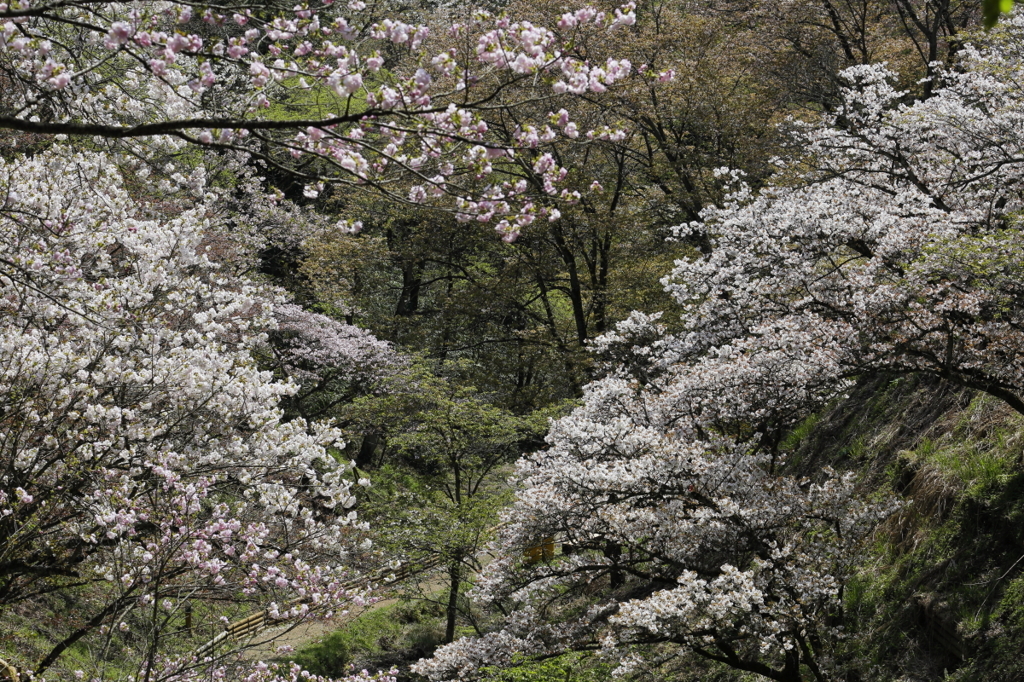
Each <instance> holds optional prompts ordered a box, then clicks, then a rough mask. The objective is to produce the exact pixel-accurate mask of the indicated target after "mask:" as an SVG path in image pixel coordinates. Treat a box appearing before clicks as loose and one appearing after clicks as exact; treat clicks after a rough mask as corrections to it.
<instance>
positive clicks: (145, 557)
mask: <svg viewBox="0 0 1024 682" xmlns="http://www.w3.org/2000/svg"><path fill="white" fill-rule="evenodd" d="M154 193H155V190H154ZM0 202H2V203H0V322H2V324H0V396H2V397H0V471H2V473H0V491H2V492H0V537H2V538H3V542H2V548H0V553H2V561H3V562H4V565H5V566H6V567H7V568H6V569H5V573H4V591H3V596H2V597H0V604H4V603H7V604H10V603H17V602H19V601H23V600H28V599H32V598H33V597H34V596H35V595H37V594H39V593H40V592H48V591H52V590H55V589H61V588H62V586H67V585H81V584H88V585H91V586H93V589H92V592H91V593H90V594H92V595H93V596H94V597H95V599H96V601H97V603H98V606H97V607H96V608H97V613H87V614H82V615H81V617H80V620H81V622H80V623H79V625H78V626H76V627H80V628H81V630H80V632H79V635H77V636H81V637H86V638H88V637H91V636H94V635H99V634H103V633H109V632H111V631H112V630H117V629H118V628H120V629H122V630H125V629H129V626H128V625H127V623H133V625H132V626H131V627H132V628H134V629H136V630H137V629H138V628H143V629H145V630H146V631H147V632H149V634H148V635H147V638H146V639H147V641H149V642H151V644H150V645H149V646H151V647H153V648H154V651H152V652H147V651H141V652H139V653H140V654H141V655H140V658H139V660H138V664H139V666H140V674H143V676H144V677H145V675H147V674H149V673H146V672H145V671H146V670H147V666H149V665H151V664H152V661H154V660H157V659H159V654H161V652H162V651H163V650H164V647H165V646H166V645H167V641H168V638H173V636H174V634H173V633H175V632H178V631H179V630H180V629H181V618H182V610H183V609H184V608H185V606H186V600H203V599H208V598H217V599H224V598H225V597H226V596H228V595H231V597H232V599H236V600H237V599H239V598H241V599H242V600H243V601H244V602H245V603H246V604H248V605H249V608H264V607H268V608H269V609H270V613H271V614H272V615H273V616H277V617H282V618H285V617H287V618H296V617H298V618H302V617H312V616H314V615H319V616H323V615H325V614H328V613H330V612H332V611H335V610H338V609H343V608H344V606H345V604H346V603H347V602H348V601H349V600H350V599H352V598H353V597H355V596H358V595H354V594H352V593H351V591H350V589H349V588H346V587H345V585H346V584H347V579H348V578H349V577H350V575H351V571H350V569H348V568H346V564H348V563H349V561H350V558H351V557H352V556H353V555H354V554H355V553H357V552H358V551H359V548H358V545H359V542H360V541H361V540H362V539H363V537H362V536H363V530H364V528H363V526H362V524H361V523H360V522H359V521H358V519H357V517H356V514H355V512H354V511H353V510H352V508H353V506H354V504H355V497H354V495H353V486H354V485H355V483H354V481H353V480H352V477H351V476H350V475H349V471H350V465H349V464H347V463H345V462H344V460H340V458H338V457H336V456H335V455H334V454H333V453H336V452H337V450H336V448H338V447H340V446H341V444H340V443H339V442H338V438H339V435H340V433H339V432H338V431H337V430H335V429H333V428H330V427H328V426H326V425H323V424H316V423H307V422H305V421H303V420H302V419H294V420H291V421H288V422H284V421H282V411H281V409H280V407H279V403H280V401H281V400H283V399H285V398H287V397H289V396H291V395H292V394H294V393H295V391H296V390H297V389H298V386H297V385H296V384H295V383H293V382H282V381H278V380H275V378H274V376H273V374H272V373H271V372H269V371H265V370H261V369H260V367H259V366H258V365H257V363H256V360H255V359H254V356H255V355H257V354H258V351H259V350H260V349H261V348H263V347H264V346H265V344H266V343H267V333H268V332H270V331H272V330H274V329H275V328H278V327H279V324H278V322H277V319H275V310H280V312H279V313H278V315H279V316H283V319H285V320H290V319H293V318H294V317H295V316H296V315H297V314H298V313H297V312H296V311H295V310H294V308H293V307H289V306H282V304H281V301H280V300H279V296H278V295H277V294H276V293H275V292H274V291H273V290H270V289H267V288H266V287H264V286H261V285H257V284H254V283H253V282H251V281H248V280H246V279H244V278H240V277H236V276H232V275H230V274H229V273H227V272H226V271H225V269H223V268H221V267H219V266H218V264H217V263H216V262H215V261H214V260H213V259H212V258H211V253H212V252H211V245H210V243H209V242H208V241H207V240H206V237H207V235H208V231H209V228H210V227H211V225H210V220H211V216H216V215H217V213H216V211H215V210H214V207H212V206H210V205H207V204H206V203H205V201H204V200H200V201H199V202H198V204H197V203H195V202H192V205H191V206H190V207H188V208H183V209H182V210H180V211H175V213H176V215H174V217H166V215H164V214H163V212H162V211H161V210H159V208H158V207H154V206H150V205H147V204H145V203H139V202H137V201H136V200H134V199H133V197H132V196H131V195H130V193H129V192H128V190H127V189H126V186H125V182H124V178H123V176H122V174H121V171H120V169H119V167H118V166H117V164H115V163H114V160H113V158H112V157H110V156H108V155H105V154H101V153H96V152H78V151H74V150H72V149H69V148H67V147H64V146H61V145H56V146H54V147H52V148H51V149H50V150H48V151H46V152H42V153H39V154H36V155H34V156H32V157H21V158H16V159H15V160H13V161H7V160H0ZM359 338H360V341H361V342H363V343H364V345H365V346H366V347H367V349H377V350H381V349H380V344H376V345H374V344H373V342H372V339H370V338H367V337H359ZM76 617H77V616H76ZM210 634H211V636H212V634H213V632H212V631H211V632H210ZM61 651H62V649H60V648H58V649H57V650H55V652H54V653H53V654H51V655H50V656H47V657H45V658H44V659H43V660H40V661H35V662H33V661H18V662H17V663H18V665H19V667H24V668H27V669H28V670H30V671H34V672H35V673H37V674H44V671H45V670H46V669H47V668H48V667H50V666H52V665H53V664H54V663H55V660H56V659H55V657H57V656H59V655H60V652H61ZM150 653H152V654H154V655H153V656H150V655H149V654H150ZM160 660H164V659H160ZM123 663H124V661H122V664H123ZM164 663H167V664H168V665H171V663H169V662H168V661H164ZM97 665H101V662H97ZM174 665H178V666H179V667H181V668H182V670H188V669H203V668H204V664H203V663H202V661H196V660H184V661H178V662H177V663H175V664H174ZM197 666H198V667H197ZM172 667H173V666H172ZM171 672H173V669H168V670H164V674H170V673H171ZM90 674H91V673H90ZM97 674H99V673H98V672H97ZM100 676H101V677H102V675H100Z"/></svg>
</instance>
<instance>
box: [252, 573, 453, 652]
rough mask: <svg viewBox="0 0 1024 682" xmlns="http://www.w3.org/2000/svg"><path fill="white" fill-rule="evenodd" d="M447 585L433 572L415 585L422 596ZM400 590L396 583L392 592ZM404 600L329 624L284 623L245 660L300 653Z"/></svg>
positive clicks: (263, 635)
mask: <svg viewBox="0 0 1024 682" xmlns="http://www.w3.org/2000/svg"><path fill="white" fill-rule="evenodd" d="M445 586H446V582H445V580H444V578H443V577H442V576H439V575H437V574H436V573H433V572H431V573H430V574H428V575H427V576H426V577H425V578H424V579H423V580H421V581H420V582H418V583H417V584H416V589H417V590H418V591H420V592H422V593H423V594H432V593H436V592H438V591H439V590H442V589H444V588H445ZM398 587H400V585H399V584H398V583H396V584H395V585H394V586H393V587H392V588H389V589H395V588H398ZM400 601H401V599H400V598H398V597H386V598H383V599H380V600H379V601H375V602H373V603H372V604H367V605H366V606H361V607H358V606H357V607H353V608H351V609H349V610H348V611H346V612H344V613H342V614H339V615H337V616H335V617H333V618H329V619H326V620H315V621H306V622H302V623H282V624H281V625H277V626H274V627H272V628H268V629H266V630H263V631H262V632H259V633H257V634H256V635H255V636H254V637H253V638H252V640H251V641H256V640H258V641H256V643H255V645H254V646H251V647H250V648H248V649H246V650H245V652H244V653H243V658H245V659H246V660H249V661H261V660H262V661H269V660H270V659H273V658H278V657H280V656H284V655H287V654H288V653H289V652H291V651H298V650H299V649H301V648H302V647H305V646H308V645H310V644H315V643H316V642H319V641H320V640H322V639H323V638H324V637H326V636H327V635H329V634H331V633H332V632H335V631H337V630H340V629H341V628H343V627H345V626H346V625H348V624H349V623H351V622H352V621H354V620H356V619H357V618H360V617H361V616H363V615H365V614H367V613H370V612H372V611H377V610H380V609H384V608H387V607H389V606H394V605H395V604H397V603H398V602H400Z"/></svg>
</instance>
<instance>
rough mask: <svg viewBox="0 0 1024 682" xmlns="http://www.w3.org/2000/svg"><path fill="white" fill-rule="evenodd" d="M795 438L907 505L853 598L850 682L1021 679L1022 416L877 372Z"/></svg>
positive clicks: (881, 539)
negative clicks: (852, 643) (860, 681)
mask: <svg viewBox="0 0 1024 682" xmlns="http://www.w3.org/2000/svg"><path fill="white" fill-rule="evenodd" d="M795 435H796V436H797V437H796V438H794V439H792V441H793V442H792V443H791V446H792V450H793V456H792V466H794V467H795V468H797V469H798V470H803V471H805V472H807V473H811V472H812V471H814V470H815V469H817V468H818V467H820V466H823V465H826V464H831V465H833V466H836V467H837V468H844V469H846V468H850V469H854V470H859V471H860V472H861V475H862V483H863V486H864V490H865V494H872V492H883V491H893V492H895V493H896V494H898V495H899V496H900V497H901V498H903V499H904V500H905V501H906V503H907V504H906V506H905V507H904V508H903V509H902V510H901V511H900V512H899V513H898V514H896V515H895V516H893V517H892V518H890V519H889V520H888V521H887V522H886V523H885V524H883V526H882V527H881V528H880V529H879V530H878V532H877V533H876V537H875V543H874V546H873V547H872V548H871V550H870V556H869V559H868V561H867V562H866V563H865V565H864V567H863V571H862V573H861V576H860V577H859V579H858V580H857V581H856V582H855V583H854V584H853V585H851V586H850V588H849V589H848V590H847V594H846V595H845V597H846V607H847V615H848V616H849V618H850V621H851V622H850V626H851V627H852V628H853V629H854V631H855V632H857V633H858V634H859V636H858V637H857V642H856V644H855V645H853V646H852V647H851V650H850V652H849V667H850V674H849V679H850V680H851V681H852V680H879V681H882V680H885V681H890V680H905V681H907V682H909V681H911V680H913V681H915V682H916V681H918V680H920V681H925V680H942V679H950V680H958V681H966V680H976V681H978V682H982V681H986V682H987V681H1000V682H1002V681H1006V682H1012V681H1015V680H1024V658H1022V657H1021V655H1020V653H1021V651H1024V466H1022V448H1024V417H1022V416H1021V415H1018V414H1016V413H1014V412H1012V411H1011V410H1009V409H1008V408H1007V407H1005V406H1004V405H1003V404H1001V403H1000V402H999V401H996V400H994V399H992V398H990V397H988V396H984V395H979V394H975V393H972V392H970V391H965V390H963V389H959V388H957V387H953V386H950V385H949V384H944V383H942V382H940V381H938V380H930V379H919V378H912V377H899V378H893V377H884V376H880V377H872V378H870V379H866V380H863V381H862V382H861V383H860V384H859V385H858V386H857V387H856V388H855V389H854V390H853V391H851V393H850V395H849V397H848V398H847V399H846V400H844V401H842V402H841V403H839V404H837V405H836V406H834V407H833V408H832V409H830V410H828V411H827V412H825V413H824V414H823V415H821V416H820V417H819V418H816V419H812V420H809V422H808V424H806V425H805V426H804V427H803V428H802V429H800V430H798V433H797V434H795Z"/></svg>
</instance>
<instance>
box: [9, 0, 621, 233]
mask: <svg viewBox="0 0 1024 682" xmlns="http://www.w3.org/2000/svg"><path fill="white" fill-rule="evenodd" d="M634 7H635V5H634V3H632V2H630V3H627V4H626V5H623V6H621V7H618V8H615V9H613V10H612V11H601V10H598V9H595V8H591V7H584V8H582V9H579V10H576V11H575V12H570V13H566V14H565V15H564V16H563V17H562V18H561V20H560V21H559V22H558V26H556V27H553V28H550V29H549V28H545V27H542V26H536V25H534V24H532V23H530V22H525V21H519V22H515V21H512V20H510V19H509V18H508V17H506V16H505V15H504V14H496V15H495V14H491V13H488V12H485V11H478V12H475V13H473V14H472V16H471V17H469V18H468V19H467V20H466V21H464V22H456V23H455V24H454V25H451V26H449V27H448V31H447V33H446V34H444V35H437V36H435V35H432V34H431V31H430V29H429V28H428V27H427V26H424V25H413V24H409V23H406V22H405V21H403V20H401V19H396V18H381V17H379V16H378V15H377V10H376V9H375V8H374V7H367V6H366V4H365V3H363V2H361V1H360V0H353V1H352V2H349V3H348V4H347V6H344V7H343V6H341V5H336V4H334V3H332V2H323V3H322V4H321V3H300V4H298V5H295V6H294V7H293V8H292V9H291V10H281V9H280V8H277V9H275V10H274V11H273V12H261V11H258V10H257V9H256V8H254V7H253V6H251V5H249V4H247V3H241V4H238V5H237V6H236V5H234V4H232V3H228V4H226V5H218V6H210V7H207V8H205V9H203V8H201V7H193V6H192V5H191V4H187V3H174V2H171V3H151V2H131V3H118V2H99V3H95V2H85V3H79V2H67V3H64V2H62V3H58V4H33V3H32V2H31V0H16V1H15V2H12V3H2V4H0V65H2V66H3V68H4V70H5V72H6V73H10V74H12V77H11V82H10V83H6V81H5V85H4V89H5V95H8V96H7V97H5V100H6V101H5V103H4V104H3V106H2V108H0V127H5V128H13V129H17V130H27V131H34V132H42V133H78V134H89V135H93V134H95V135H100V136H108V137H118V138H120V137H140V136H153V135H173V136H176V137H178V138H180V139H182V140H188V141H191V142H193V143H196V144H201V145H207V146H214V147H219V148H225V149H239V150H246V151H248V152H250V153H253V154H255V155H257V156H260V157H262V158H264V159H265V160H266V161H268V162H270V163H272V164H274V165H277V166H280V167H288V168H290V169H291V170H292V171H295V172H297V173H298V175H299V176H300V177H302V178H303V179H305V180H306V182H307V190H306V191H307V195H309V196H316V195H317V194H319V193H320V192H321V191H323V188H324V187H325V186H326V185H328V184H330V183H336V182H347V183H354V184H359V185H372V186H374V187H375V188H376V189H377V190H379V191H385V192H388V193H391V194H392V195H393V196H394V197H395V198H397V199H401V200H404V201H409V202H412V203H424V202H428V201H433V200H434V199H435V198H437V197H441V196H450V197H452V198H453V199H454V200H455V206H454V209H453V210H455V211H456V213H457V214H458V215H459V216H460V218H462V219H465V220H477V221H482V222H493V223H494V224H495V226H496V229H497V230H498V231H499V232H500V233H501V234H502V235H503V236H505V237H506V238H507V239H513V238H515V236H516V235H517V234H518V232H519V231H520V230H521V229H522V228H524V227H525V226H527V225H529V224H530V223H532V222H533V221H535V220H536V219H538V218H543V219H547V220H555V219H557V218H558V216H559V212H558V210H557V208H555V207H554V204H557V203H558V201H561V200H566V197H563V196H562V190H560V189H559V184H560V183H561V181H562V180H563V179H564V177H565V174H566V170H565V169H564V168H561V167H560V166H559V165H558V164H556V163H554V161H553V159H552V158H551V157H550V156H547V157H546V159H544V158H542V159H541V160H539V161H536V163H537V164H540V165H542V166H544V168H543V169H540V168H538V169H537V173H538V174H539V175H540V176H541V177H542V180H541V182H540V188H541V189H540V192H539V193H538V192H536V189H537V188H534V187H530V188H529V189H530V190H531V191H527V188H526V187H524V186H521V185H517V184H516V183H514V182H507V181H505V180H504V174H501V173H498V174H497V175H495V170H496V169H500V168H501V167H502V166H509V165H511V164H515V163H517V162H522V163H527V164H530V165H535V164H534V156H535V154H534V150H535V149H536V148H537V146H538V144H541V143H542V141H543V140H546V141H550V140H551V139H553V138H554V136H566V137H568V138H571V139H575V138H577V137H580V136H581V134H583V137H582V140H588V139H590V140H593V139H602V138H603V139H612V138H615V137H617V136H618V137H621V136H622V135H623V133H622V131H619V130H614V129H611V128H607V127H604V128H602V129H600V130H593V131H581V130H579V128H578V126H577V124H576V123H574V122H571V121H568V120H566V121H562V122H561V125H560V126H558V127H557V128H556V129H552V128H551V127H549V126H547V125H544V124H543V123H542V122H540V121H537V122H534V123H533V124H529V123H527V122H524V125H523V128H522V134H521V135H520V136H516V139H514V140H501V139H498V138H496V137H494V136H488V134H487V133H488V124H487V121H486V117H487V116H488V110H489V109H490V108H493V105H492V104H490V103H491V102H494V101H496V100H498V99H500V97H499V95H500V94H501V93H503V92H505V91H507V90H510V89H511V88H512V87H513V86H514V85H515V84H517V83H520V82H527V81H532V82H534V83H535V87H534V88H533V89H532V90H533V91H532V92H531V94H529V95H528V96H527V97H526V101H536V100H544V99H549V98H553V97H556V96H558V95H560V94H563V93H570V94H573V95H585V94H588V93H602V92H605V91H606V90H607V89H608V87H610V86H611V85H613V84H614V83H616V82H618V81H621V80H623V79H626V78H629V77H630V76H633V75H635V74H637V73H639V71H638V70H637V69H636V68H634V66H633V65H632V64H631V63H630V62H629V61H628V60H625V59H611V58H610V59H608V60H606V61H605V62H603V63H599V64H591V63H589V62H588V61H587V60H585V59H581V58H578V57H576V56H574V51H573V50H572V45H573V43H574V42H575V41H577V40H579V39H581V36H582V35H585V34H587V33H593V32H602V31H614V30H625V28H626V27H629V26H631V25H632V24H633V23H634V22H635V13H634ZM275 13H277V15H276V16H274V14H275ZM67 35H72V36H74V39H73V40H66V39H65V37H66V36H67ZM460 46H461V47H460ZM384 54H388V55H392V56H391V57H389V59H390V60H391V61H386V60H385V57H384V56H382V55H384ZM396 54H401V55H402V56H401V58H399V59H397V61H396V58H395V56H394V55H396ZM113 69H116V70H117V71H118V73H119V74H120V76H119V79H118V80H117V82H111V81H110V80H109V79H108V78H107V76H106V74H107V73H109V72H110V71H111V70H113ZM8 86H9V87H8ZM155 90H159V91H160V93H155V92H154V91H155ZM288 101H297V102H300V103H301V102H323V103H325V104H324V105H321V104H317V105H315V106H314V105H310V106H303V105H302V104H298V105H296V110H297V111H298V113H297V114H291V113H290V114H289V115H288V116H287V117H283V116H281V114H280V113H279V112H276V111H275V108H276V107H279V106H281V103H286V102H288ZM517 104H518V102H510V103H509V105H508V106H510V107H514V106H516V105H517ZM582 140H581V141H582ZM310 155H314V156H316V157H318V158H319V159H320V160H321V163H318V164H314V165H310V164H303V163H294V162H293V161H294V159H302V158H307V157H308V156H310ZM496 177H497V178H498V179H494V178H496ZM399 178H401V179H402V184H401V187H402V189H398V185H396V184H395V183H396V180H398V179H399ZM410 185H411V188H410ZM535 195H539V196H535ZM571 198H572V197H571V196H570V197H568V199H571Z"/></svg>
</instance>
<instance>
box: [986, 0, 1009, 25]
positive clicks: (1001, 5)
mask: <svg viewBox="0 0 1024 682" xmlns="http://www.w3.org/2000/svg"><path fill="white" fill-rule="evenodd" d="M1012 9H1013V0H983V2H982V12H983V13H984V16H985V28H987V29H988V28H992V27H993V26H995V25H996V22H998V21H999V15H1000V14H1007V13H1009V11H1010V10H1012Z"/></svg>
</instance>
